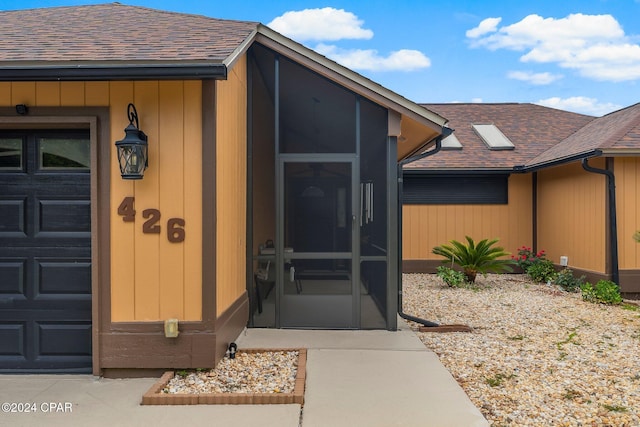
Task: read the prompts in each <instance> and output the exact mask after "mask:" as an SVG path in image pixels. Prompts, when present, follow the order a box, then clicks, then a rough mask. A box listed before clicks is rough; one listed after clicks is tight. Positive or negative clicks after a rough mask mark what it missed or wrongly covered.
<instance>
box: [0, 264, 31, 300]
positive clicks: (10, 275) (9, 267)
mask: <svg viewBox="0 0 640 427" xmlns="http://www.w3.org/2000/svg"><path fill="white" fill-rule="evenodd" d="M26 262H27V260H26V259H14V260H0V279H1V280H2V286H0V294H6V295H10V294H13V295H16V294H17V295H23V294H24V291H25V271H26V270H25V264H26ZM0 298H2V297H0Z"/></svg>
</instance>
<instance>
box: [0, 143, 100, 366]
mask: <svg viewBox="0 0 640 427" xmlns="http://www.w3.org/2000/svg"><path fill="white" fill-rule="evenodd" d="M89 167H90V143H89V134H88V131H78V130H69V131H59V130H56V131H42V130H38V131H0V372H90V371H91V205H90V192H91V190H90V169H89Z"/></svg>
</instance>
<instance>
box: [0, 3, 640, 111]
mask: <svg viewBox="0 0 640 427" xmlns="http://www.w3.org/2000/svg"><path fill="white" fill-rule="evenodd" d="M105 2H106V1H91V0H86V1H70V0H51V1H30V0H10V1H7V0H0V10H12V9H27V8H34V7H50V6H67V5H78V4H93V3H105ZM121 3H125V4H130V5H139V6H146V7H153V8H156V9H164V10H171V11H176V12H186V13H195V14H201V15H206V16H210V17H215V18H225V19H239V20H249V21H259V22H262V23H263V24H268V25H270V26H271V27H272V28H274V29H276V30H277V31H279V32H281V33H283V34H285V35H287V36H288V37H290V38H292V39H294V40H296V41H299V42H301V43H303V44H304V45H306V46H308V47H310V48H312V49H315V50H317V51H319V52H321V53H322V54H324V55H326V56H328V57H330V58H332V59H334V60H336V61H337V62H340V63H342V64H343V65H346V66H348V67H349V68H352V69H353V70H355V71H357V72H359V73H361V74H363V75H365V76H366V77H368V78H370V79H372V80H373V81H375V82H377V83H380V84H381V85H383V86H386V87H387V88H389V89H391V90H393V91H395V92H397V93H399V94H401V95H403V96H405V97H407V98H409V99H411V100H412V101H415V102H420V103H440V102H532V103H538V104H542V105H547V106H551V107H554V108H560V109H565V110H569V111H575V112H580V113H584V114H592V115H597V116H599V115H602V114H606V113H609V112H611V111H614V110H617V109H619V108H623V107H626V106H629V105H631V104H635V103H637V102H640V0H581V1H576V0H553V1H548V0H520V1H518V0H495V1H489V0H483V1H477V0H455V1H453V0H452V1H448V0H447V1H445V0H442V1H435V0H434V1H428V0H423V1H409V0H394V1H388V0H385V1H381V0H369V1H355V0H322V1H280V0H269V1H264V0H260V1H257V0H256V1H254V0H243V1H236V2H231V1H227V2H223V1H213V0H209V1H181V2H177V1H170V0H166V1H165V0H152V1H146V0H131V1H128V0H121Z"/></svg>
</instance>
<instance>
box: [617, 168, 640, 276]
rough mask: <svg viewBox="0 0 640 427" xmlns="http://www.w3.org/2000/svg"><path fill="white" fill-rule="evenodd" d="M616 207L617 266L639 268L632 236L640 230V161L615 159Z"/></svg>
mask: <svg viewBox="0 0 640 427" xmlns="http://www.w3.org/2000/svg"><path fill="white" fill-rule="evenodd" d="M614 170H615V174H616V205H617V211H618V218H617V219H618V251H619V253H618V255H619V259H618V263H619V264H618V265H619V267H620V269H638V268H640V244H638V243H636V241H635V240H634V239H633V234H634V233H635V232H636V231H637V230H640V196H639V195H638V191H639V190H640V188H639V186H638V183H639V182H640V159H639V158H620V157H619V158H616V159H615V163H614Z"/></svg>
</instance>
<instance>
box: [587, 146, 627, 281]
mask: <svg viewBox="0 0 640 427" xmlns="http://www.w3.org/2000/svg"><path fill="white" fill-rule="evenodd" d="M582 168H583V169H584V170H586V171H587V172H591V173H597V174H601V175H605V176H606V177H607V197H608V204H609V234H610V239H611V240H610V242H609V245H610V246H611V280H612V281H613V282H615V283H616V284H617V285H618V288H619V287H620V271H619V268H618V222H617V219H616V218H617V212H616V180H615V175H614V173H613V172H612V171H611V170H609V169H598V168H594V167H593V166H590V165H589V159H588V158H584V159H582Z"/></svg>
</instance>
